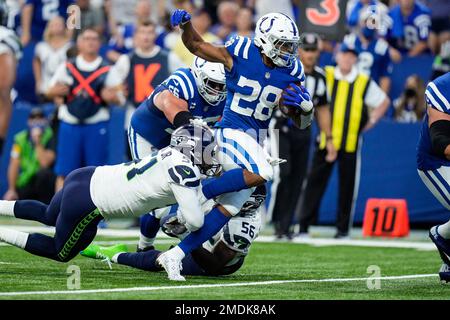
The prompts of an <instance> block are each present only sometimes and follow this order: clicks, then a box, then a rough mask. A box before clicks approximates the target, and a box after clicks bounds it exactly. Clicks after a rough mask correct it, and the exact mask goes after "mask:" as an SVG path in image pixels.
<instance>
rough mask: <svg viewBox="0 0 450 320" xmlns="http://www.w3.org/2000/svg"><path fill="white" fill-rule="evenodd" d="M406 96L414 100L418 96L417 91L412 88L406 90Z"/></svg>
mask: <svg viewBox="0 0 450 320" xmlns="http://www.w3.org/2000/svg"><path fill="white" fill-rule="evenodd" d="M405 96H406V97H408V98H414V97H415V96H416V90H414V89H412V88H406V89H405Z"/></svg>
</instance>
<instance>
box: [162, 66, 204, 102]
mask: <svg viewBox="0 0 450 320" xmlns="http://www.w3.org/2000/svg"><path fill="white" fill-rule="evenodd" d="M188 72H189V73H190V71H188V69H178V70H177V71H175V72H174V73H173V74H172V75H171V76H170V77H169V78H167V79H166V80H165V81H164V86H166V87H167V89H168V90H169V91H170V92H171V93H172V94H173V95H174V96H175V97H177V98H180V99H183V100H186V101H187V100H189V99H192V98H193V97H194V95H195V91H194V90H195V88H196V84H195V82H194V81H193V79H192V78H191V75H190V74H188Z"/></svg>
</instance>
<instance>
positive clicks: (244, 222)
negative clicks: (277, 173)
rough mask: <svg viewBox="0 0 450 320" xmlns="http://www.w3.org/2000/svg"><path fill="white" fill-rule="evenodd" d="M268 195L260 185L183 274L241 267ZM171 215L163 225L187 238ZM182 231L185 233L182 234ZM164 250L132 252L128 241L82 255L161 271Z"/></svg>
mask: <svg viewBox="0 0 450 320" xmlns="http://www.w3.org/2000/svg"><path fill="white" fill-rule="evenodd" d="M265 198H266V188H265V186H264V185H263V186H259V187H257V188H256V190H255V191H254V192H253V194H252V196H251V197H250V199H249V200H248V201H247V202H246V203H245V204H244V206H243V207H242V209H241V211H240V212H239V214H237V215H236V216H234V217H233V219H231V220H230V221H229V222H228V223H227V224H226V225H225V226H224V227H223V228H222V230H220V231H219V232H218V233H217V234H216V235H215V236H214V237H212V238H211V239H209V240H208V241H206V242H205V243H203V245H202V246H200V247H199V248H197V249H195V250H194V251H192V253H191V254H190V255H187V256H186V257H185V258H184V259H183V261H182V272H181V274H182V275H197V276H221V275H229V274H232V273H234V272H236V271H237V270H239V269H240V268H241V267H242V265H243V264H244V260H245V258H246V257H247V255H248V253H249V251H250V246H251V245H252V243H253V241H254V240H255V239H256V238H257V237H258V234H259V231H260V229H261V222H262V221H261V210H260V207H261V205H262V204H263V203H264V200H265ZM213 205H214V201H213V200H210V201H208V203H207V204H205V208H204V211H206V212H207V211H209V210H210V209H211V206H213ZM170 220H171V218H169V217H168V219H167V220H166V222H165V223H164V224H163V226H162V228H163V230H164V232H165V233H166V234H168V235H169V236H173V237H178V238H183V237H184V236H185V235H186V232H184V233H183V230H185V229H184V228H180V226H181V225H179V224H176V225H174V224H172V223H171V222H170ZM180 232H181V233H182V234H181V235H180ZM160 254H161V251H159V250H156V249H155V248H154V247H153V246H152V247H149V248H147V250H145V251H141V252H133V253H131V252H128V248H127V246H126V245H125V244H117V245H114V246H110V247H102V246H99V245H96V244H91V245H90V246H89V247H87V248H86V249H85V250H83V251H82V252H81V255H83V256H86V257H89V258H94V259H103V260H106V261H108V262H109V261H111V262H113V263H117V264H121V265H126V266H129V267H133V268H137V269H141V270H145V271H161V270H162V268H161V266H160V265H158V264H157V263H156V259H157V258H158V256H159V255H160Z"/></svg>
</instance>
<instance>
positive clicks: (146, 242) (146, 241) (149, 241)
mask: <svg viewBox="0 0 450 320" xmlns="http://www.w3.org/2000/svg"><path fill="white" fill-rule="evenodd" d="M153 242H155V238H147V237H146V236H143V235H142V234H141V235H139V243H138V247H139V249H141V250H143V249H145V248H148V247H150V246H152V245H153Z"/></svg>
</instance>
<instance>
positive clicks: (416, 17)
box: [386, 0, 431, 57]
mask: <svg viewBox="0 0 450 320" xmlns="http://www.w3.org/2000/svg"><path fill="white" fill-rule="evenodd" d="M430 26H431V18H430V10H429V9H428V8H427V7H425V6H424V5H423V4H421V3H420V2H419V1H417V0H399V4H398V5H396V6H394V7H393V8H392V9H391V10H389V19H388V29H387V34H386V39H387V40H388V41H389V43H390V44H391V45H392V46H393V47H394V48H395V49H397V50H398V51H400V52H401V53H402V54H407V55H408V56H410V57H414V56H417V55H419V54H421V53H424V52H425V51H426V50H427V49H428V43H427V41H428V37H429V34H430Z"/></svg>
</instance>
